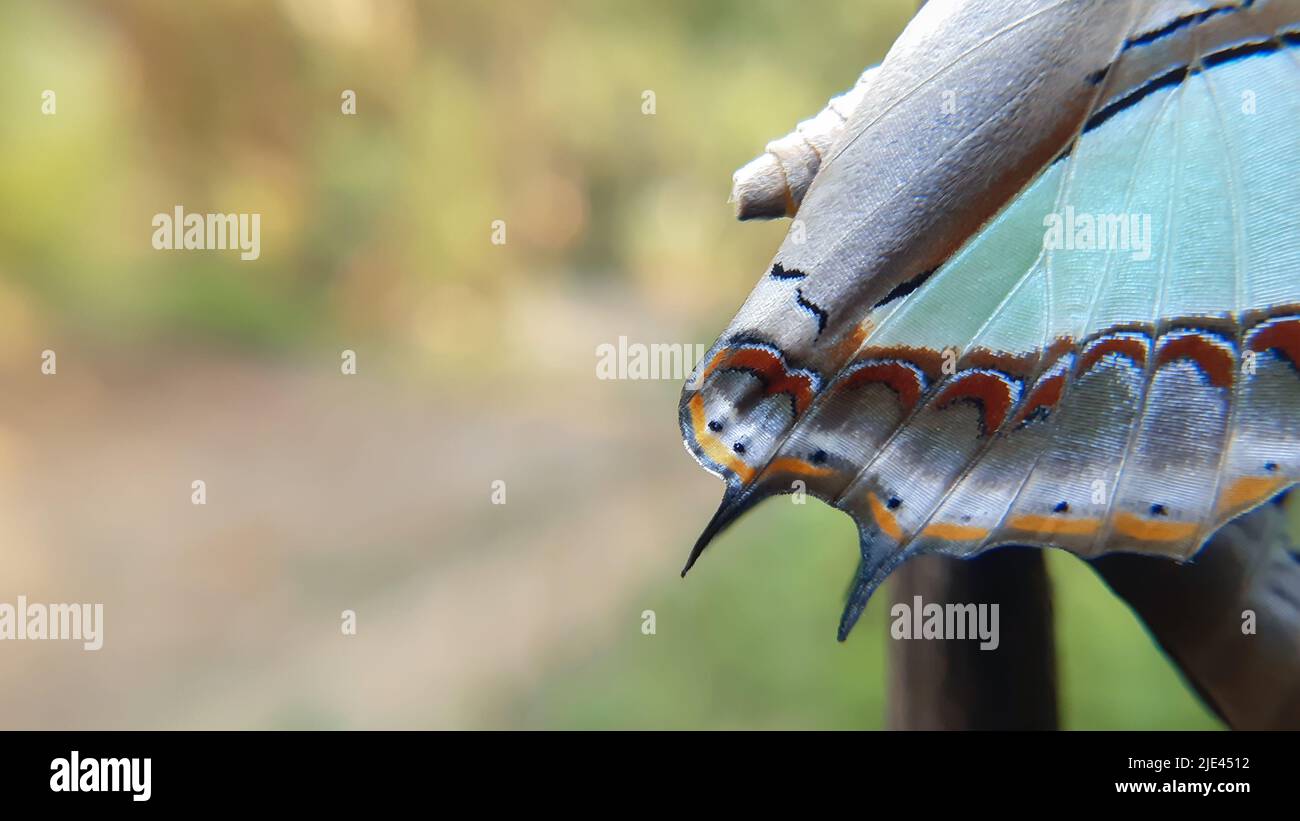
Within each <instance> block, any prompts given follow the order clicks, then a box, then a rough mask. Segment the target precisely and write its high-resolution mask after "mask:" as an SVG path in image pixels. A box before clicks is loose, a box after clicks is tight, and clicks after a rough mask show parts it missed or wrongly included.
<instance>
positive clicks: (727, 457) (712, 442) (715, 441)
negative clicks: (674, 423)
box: [690, 393, 754, 484]
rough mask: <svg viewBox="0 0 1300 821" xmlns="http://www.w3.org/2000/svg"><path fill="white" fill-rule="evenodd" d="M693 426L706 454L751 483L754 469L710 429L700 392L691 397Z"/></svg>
mask: <svg viewBox="0 0 1300 821" xmlns="http://www.w3.org/2000/svg"><path fill="white" fill-rule="evenodd" d="M690 407H691V428H692V429H694V431H695V441H696V442H697V443H698V444H699V446H700V450H702V451H704V455H705V456H707V457H709V458H710V459H712V460H713V461H715V462H717V463H718V464H719V465H722V466H723V467H724V468H726V469H727V470H729V471H731V472H732V473H734V474H736V476H737V477H738V478H739V479H740V481H742V482H744V483H745V484H749V483H750V482H751V481H753V479H754V469H753V468H752V467H750V466H749V465H747V464H745V462H744V460H742V459H740V457H738V456H736V454H735V453H734V452H733V451H732V450H731V448H729V447H727V445H726V444H725V443H724V442H723V441H722V440H720V439H719V438H718V437H716V436H714V435H713V431H711V430H709V425H708V422H707V421H706V420H705V418H704V397H702V396H700V395H699V394H698V393H697V394H696V395H695V396H693V397H691V406H690Z"/></svg>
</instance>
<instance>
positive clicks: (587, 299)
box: [0, 0, 1217, 728]
mask: <svg viewBox="0 0 1300 821" xmlns="http://www.w3.org/2000/svg"><path fill="white" fill-rule="evenodd" d="M914 5H915V3H914V0H872V2H870V3H861V2H844V0H816V2H801V3H797V4H791V3H789V2H786V0H779V1H778V0H758V1H756V0H743V2H742V0H709V1H708V2H699V0H663V1H662V2H656V3H634V2H623V1H622V0H617V1H616V2H611V0H564V1H557V2H541V1H540V0H538V1H533V0H492V2H477V1H476V0H423V1H422V2H417V1H416V0H382V2H378V1H376V2H365V0H221V2H217V0H210V1H206V2H187V3H175V2H167V1H166V0H157V1H156V2H145V1H143V0H141V1H138V2H132V1H131V0H122V2H113V1H112V0H103V2H58V3H29V2H4V3H0V8H3V19H4V21H5V24H4V25H3V26H2V27H0V108H2V109H3V111H4V112H5V116H4V117H0V214H2V215H3V217H0V385H3V401H2V402H0V601H8V602H13V601H14V600H15V599H16V597H17V596H18V595H19V594H25V595H27V596H28V597H29V599H30V600H32V601H60V602H61V601H90V602H103V603H104V605H105V611H106V612H105V621H106V624H105V634H106V635H105V646H104V649H103V650H101V651H100V652H98V653H86V652H82V651H81V650H80V648H79V646H77V645H75V644H71V643H60V642H5V643H4V644H0V727H5V728H191V727H198V728H370V727H381V728H387V727H457V728H465V727H468V728H478V727H573V728H591V727H596V728H607V727H648V728H689V727H765V728H766V727H782V728H797V727H811V728H830V727H877V726H880V725H881V722H882V715H883V700H884V682H885V669H884V664H885V642H886V638H885V631H886V626H885V622H886V618H885V617H886V614H887V607H888V603H889V602H888V596H887V595H881V596H878V597H877V598H876V599H875V600H874V601H873V603H872V605H871V607H870V609H869V610H868V613H867V616H866V618H865V619H864V622H863V623H862V624H861V625H860V626H859V627H858V628H857V630H856V632H855V633H854V635H853V636H852V638H851V639H850V641H849V642H848V643H847V644H845V645H840V644H838V643H837V642H836V641H835V640H834V630H835V625H836V623H837V619H838V616H839V611H840V607H841V602H842V597H843V594H844V591H845V589H846V586H847V583H848V580H849V577H850V574H851V572H852V570H853V568H854V564H855V552H856V545H855V538H854V528H853V527H852V524H851V522H850V521H849V520H848V519H847V518H846V517H844V516H842V515H840V514H838V513H836V512H834V511H831V510H829V509H827V508H825V507H824V506H823V505H821V504H820V503H817V502H812V503H810V504H809V505H807V506H803V507H800V506H795V505H791V504H789V503H788V501H785V500H775V501H771V502H768V503H767V504H766V505H764V506H763V507H761V508H760V509H759V510H757V511H756V512H754V513H753V514H751V515H750V516H749V517H748V518H747V519H746V520H745V521H743V522H742V523H740V524H739V525H737V526H736V527H735V528H734V530H733V531H732V532H730V533H729V534H727V535H726V536H725V537H723V538H722V539H721V540H719V541H718V542H717V543H716V544H715V546H714V547H713V548H712V549H711V550H710V552H709V555H707V556H706V557H705V559H704V560H703V561H702V562H701V563H700V565H699V567H698V568H697V569H696V570H695V571H694V572H693V573H692V575H691V577H690V579H689V580H687V581H682V580H680V579H679V578H678V577H677V571H678V569H679V567H680V566H681V563H682V561H683V560H684V558H685V556H686V552H687V550H688V548H689V546H690V544H691V543H692V541H693V540H694V537H695V536H696V535H697V533H698V531H699V529H700V528H701V527H702V526H703V524H704V523H705V521H706V520H707V518H708V516H709V515H710V513H711V512H712V509H713V507H714V505H715V503H716V501H717V498H718V496H719V495H720V492H721V486H720V484H719V483H718V482H717V480H716V479H714V478H713V477H711V476H709V475H707V474H706V473H705V472H704V471H702V470H700V469H699V468H698V467H697V466H696V465H695V464H694V462H693V461H692V460H691V459H690V458H689V456H687V454H686V453H685V452H684V451H683V449H682V447H681V444H680V439H679V435H678V429H677V422H676V402H677V397H678V393H679V390H680V383H679V382H677V381H674V380H671V379H669V380H659V381H601V380H598V379H597V378H596V375H595V363H596V356H595V349H596V347H597V346H598V345H600V344H602V343H612V342H615V341H616V340H617V338H618V337H619V336H626V337H628V338H629V339H630V340H631V341H633V342H638V341H639V342H646V343H649V342H681V343H705V344H707V343H710V342H711V341H712V340H713V338H714V337H715V335H716V334H717V332H718V331H719V330H720V329H721V328H722V327H723V326H724V325H725V323H726V321H727V320H728V319H729V318H730V316H731V314H732V313H733V312H734V310H735V308H736V307H737V306H738V305H739V304H740V302H741V300H742V299H743V298H744V296H745V295H746V294H747V293H748V291H749V289H750V287H751V286H752V284H753V282H754V281H755V280H756V278H757V277H758V276H759V275H760V274H761V272H762V271H763V269H764V267H765V265H766V264H767V262H768V261H769V259H770V256H771V254H772V253H773V251H774V250H775V248H776V245H777V244H778V242H779V239H780V236H781V235H782V233H783V231H784V226H783V225H781V224H776V223H772V224H762V225H741V224H739V223H736V222H735V221H734V220H733V218H732V215H731V208H730V206H729V205H728V204H727V202H726V199H727V194H728V190H729V187H730V175H731V172H732V171H733V170H734V169H735V168H736V167H738V166H740V165H741V164H743V163H744V162H745V161H747V160H748V159H750V158H751V157H752V156H754V155H755V154H757V153H758V152H759V151H761V149H762V146H763V145H764V143H765V142H766V141H767V140H768V139H771V138H774V137H776V136H778V135H780V134H783V133H785V132H786V131H788V130H789V129H790V128H791V127H792V126H793V125H794V123H795V122H797V121H798V120H800V119H802V118H804V117H807V116H809V115H811V114H812V113H814V112H815V111H816V110H818V109H819V108H820V107H821V106H822V105H823V104H824V103H825V101H826V99H827V98H828V97H829V96H831V95H833V94H835V93H839V92H840V91H843V90H845V89H846V88H848V87H849V86H850V85H851V84H852V83H853V81H854V79H855V78H856V77H857V75H858V74H859V73H860V72H861V70H862V69H863V68H864V67H866V66H867V65H869V64H871V63H874V62H876V61H878V60H879V59H880V58H881V56H882V55H883V54H884V52H885V50H886V49H887V47H888V45H889V43H890V42H892V40H893V38H894V37H895V36H897V34H898V32H899V31H900V30H901V28H902V27H903V25H905V23H906V21H907V19H908V18H909V17H910V15H911V13H912V11H913V9H914ZM46 89H49V90H53V91H55V93H56V95H57V97H56V101H57V113H56V114H54V115H52V116H50V115H43V114H42V113H41V102H42V100H41V95H42V92H43V91H44V90H46ZM345 89H352V90H354V91H355V92H356V98H357V113H356V115H355V116H345V115H344V114H343V113H342V112H341V110H340V105H341V99H340V95H341V94H342V92H343V90H345ZM647 90H650V91H653V92H654V94H655V113H654V114H652V115H647V114H643V113H642V103H643V92H645V91H647ZM177 204H181V205H184V206H185V207H186V209H187V210H188V211H198V212H208V211H220V212H258V213H260V214H261V215H262V237H261V242H262V253H261V258H260V259H258V260H257V261H253V262H241V261H240V260H239V258H238V255H237V253H234V252H221V251H211V252H205V251H191V252H165V251H155V250H153V249H152V247H151V244H150V238H151V235H152V228H151V225H150V221H151V218H152V216H153V214H155V213H157V212H169V211H170V210H171V209H172V208H173V206H175V205H177ZM494 220H505V222H506V226H507V234H506V236H507V241H506V243H505V244H504V245H494V244H493V243H492V242H491V224H492V222H493V221H494ZM47 349H49V350H53V351H55V352H56V354H57V357H58V359H57V364H58V372H57V374H56V375H54V376H45V375H42V374H41V372H40V362H41V353H42V351H44V350H47ZM344 349H351V350H354V351H356V352H357V357H358V368H359V372H358V374H356V375H355V376H345V375H343V374H342V373H341V371H340V354H341V351H343V350H344ZM195 479H202V480H204V481H205V482H206V483H207V495H208V501H207V504H206V505H204V506H196V505H193V504H191V499H190V497H191V482H192V481H194V480H195ZM495 480H502V481H504V482H505V483H506V493H507V497H506V498H507V503H506V504H505V505H493V504H491V499H490V496H491V483H492V482H493V481H495ZM1050 567H1051V571H1052V573H1053V577H1054V583H1055V588H1056V594H1057V613H1058V631H1059V639H1058V641H1059V652H1060V666H1061V675H1062V704H1063V723H1064V724H1065V725H1066V726H1068V727H1074V728H1102V727H1110V728H1118V727H1213V726H1217V722H1216V721H1215V719H1214V718H1213V717H1211V716H1210V714H1209V713H1208V712H1207V711H1206V710H1205V709H1204V708H1203V707H1202V706H1201V705H1200V704H1199V703H1198V702H1197V700H1196V699H1195V697H1194V696H1193V695H1191V694H1190V693H1189V691H1188V689H1187V687H1186V686H1185V684H1184V683H1183V682H1182V681H1181V680H1180V679H1179V677H1178V675H1177V674H1176V673H1175V672H1174V670H1173V668H1172V667H1171V665H1170V664H1169V662H1168V661H1167V660H1166V659H1165V658H1164V657H1163V656H1162V655H1161V654H1160V652H1159V651H1158V649H1157V648H1156V647H1155V646H1154V645H1153V644H1152V642H1151V640H1150V639H1149V637H1148V636H1147V635H1146V634H1145V632H1144V631H1143V629H1142V628H1141V626H1140V625H1139V624H1138V623H1137V622H1136V621H1135V619H1134V618H1133V616H1132V615H1131V614H1130V613H1129V612H1128V610H1127V609H1126V608H1125V607H1124V605H1123V604H1121V603H1120V602H1118V601H1117V600H1116V599H1115V598H1114V597H1113V596H1111V595H1110V593H1109V592H1108V591H1107V590H1106V589H1105V588H1104V587H1103V585H1102V584H1101V582H1100V581H1099V580H1098V579H1097V578H1096V577H1095V576H1094V575H1093V574H1092V572H1091V571H1090V570H1089V568H1088V567H1087V566H1086V565H1084V564H1083V563H1081V562H1080V561H1078V560H1076V559H1074V558H1073V557H1070V556H1067V555H1052V556H1051V557H1050ZM345 609H352V610H355V611H356V613H357V616H358V634H357V635H356V636H351V637H349V636H344V635H342V633H341V630H340V613H341V611H343V610H345ZM647 609H651V610H654V611H655V612H656V616H657V625H656V626H657V632H656V634H655V635H653V636H646V635H643V634H642V631H641V625H642V619H641V614H642V612H643V611H644V610H647Z"/></svg>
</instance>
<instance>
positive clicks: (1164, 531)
mask: <svg viewBox="0 0 1300 821" xmlns="http://www.w3.org/2000/svg"><path fill="white" fill-rule="evenodd" d="M1199 528H1200V525H1199V524H1197V523H1196V522H1161V521H1156V520H1154V519H1144V518H1142V517H1141V516H1134V515H1133V514H1132V513H1120V514H1119V515H1118V516H1116V517H1115V530H1116V531H1117V532H1119V533H1122V534H1124V535H1125V536H1132V537H1133V538H1134V539H1141V540H1142V541H1145V542H1177V541H1180V540H1182V539H1186V538H1188V537H1191V536H1194V535H1196V531H1197V530H1198V529H1199Z"/></svg>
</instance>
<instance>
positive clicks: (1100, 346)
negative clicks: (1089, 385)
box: [1079, 336, 1147, 374]
mask: <svg viewBox="0 0 1300 821" xmlns="http://www.w3.org/2000/svg"><path fill="white" fill-rule="evenodd" d="M1112 353H1117V354H1119V355H1120V356H1123V357H1125V358H1127V359H1129V360H1130V361H1132V362H1133V364H1134V365H1137V366H1138V367H1139V368H1142V367H1146V363H1147V341H1146V339H1145V338H1144V337H1141V336H1104V337H1102V338H1100V339H1098V340H1097V341H1096V342H1094V343H1093V344H1092V346H1091V347H1089V348H1088V349H1087V350H1085V351H1084V352H1083V356H1082V357H1081V358H1080V359H1079V373H1081V374H1084V373H1087V372H1088V371H1090V370H1092V368H1093V367H1095V366H1096V364H1097V363H1098V362H1100V361H1101V360H1102V358H1103V357H1105V356H1106V355H1107V354H1112Z"/></svg>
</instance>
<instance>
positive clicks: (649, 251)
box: [0, 0, 911, 367]
mask: <svg viewBox="0 0 1300 821" xmlns="http://www.w3.org/2000/svg"><path fill="white" fill-rule="evenodd" d="M910 10H911V3H910V0H891V1H890V2H873V3H872V4H870V5H869V6H862V5H861V4H846V3H842V2H815V3H802V4H799V5H798V6H797V7H792V6H790V5H789V4H788V3H784V2H776V1H775V0H764V1H763V2H738V1H737V0H727V1H726V2H722V1H721V0H711V2H707V3H700V2H695V1H694V0H671V2H660V3H653V4H637V3H610V2H606V1H605V0H573V1H572V2H535V0H498V1H497V2H475V0H439V1H438V2H410V1H409V0H385V2H377V3H372V2H368V0H280V2H260V1H259V0H239V1H238V2H221V3H216V2H211V3H183V4H181V3H169V2H163V0H134V1H133V0H100V1H99V2H86V3H68V4H30V3H12V4H9V7H8V9H7V13H6V19H7V25H6V26H5V27H4V29H3V31H0V73H3V75H4V76H5V77H6V78H8V81H7V82H5V83H3V84H0V95H2V96H0V105H4V106H5V110H7V111H10V112H17V113H19V114H21V115H23V116H14V117H8V118H5V120H4V122H3V123H0V209H3V211H4V213H6V214H7V215H10V218H9V219H7V220H6V221H5V224H4V225H3V226H0V282H3V283H4V286H5V287H9V288H13V289H16V290H17V293H18V295H19V296H18V297H15V298H20V299H21V300H23V301H24V303H30V310H32V311H46V312H51V313H53V314H54V315H55V316H56V317H57V318H58V319H59V320H62V321H64V322H66V323H68V324H71V325H74V326H76V327H78V328H79V329H81V330H83V331H88V332H92V333H98V334H102V335H104V336H107V337H110V338H119V337H121V336H123V335H130V336H133V337H137V338H143V339H157V338H168V339H182V340H190V341H199V342H212V341H217V342H222V343H228V344H234V345H239V346H244V347H248V346H251V347H253V348H255V349H256V348H263V347H268V346H269V347H272V348H276V347H284V346H292V345H294V344H298V343H301V342H302V341H303V340H305V339H311V338H312V337H327V338H328V337H332V336H333V335H335V334H337V333H339V332H340V331H345V332H347V333H349V334H352V335H353V336H356V335H366V336H368V337H370V338H373V339H376V340H379V341H385V342H389V343H391V344H392V345H393V346H394V347H399V348H408V347H414V348H415V349H416V350H417V351H418V352H419V353H420V354H421V355H423V356H426V357H432V358H433V359H435V360H436V361H437V362H438V363H439V364H441V365H445V366H447V367H456V366H457V365H458V364H466V365H470V366H473V367H492V366H493V365H494V363H496V362H498V361H500V359H501V358H500V357H492V356H490V355H488V354H489V353H490V352H491V347H490V346H488V345H485V342H488V341H491V340H496V339H499V338H501V337H502V336H503V335H508V334H507V330H508V329H506V328H505V327H504V325H505V324H506V323H508V322H509V314H508V312H504V311H502V310H501V307H500V306H501V301H502V300H503V299H509V298H511V297H512V296H513V294H514V293H515V292H527V291H530V290H536V289H541V290H561V291H564V290H575V291H581V290H582V289H588V288H599V289H607V288H615V289H624V288H625V289H629V290H630V291H631V298H632V299H634V300H635V301H637V302H638V303H640V304H643V305H645V306H647V307H648V308H650V309H656V310H660V311H664V312H667V313H670V314H671V315H673V316H675V317H677V318H678V320H680V321H681V322H682V323H683V324H684V325H685V326H687V327H691V328H699V329H700V336H701V337H702V338H703V337H704V336H706V335H707V332H708V330H709V329H712V328H713V327H715V325H716V321H717V317H718V316H719V315H721V314H722V313H724V312H725V311H726V310H728V309H729V307H730V306H732V305H733V304H734V303H735V301H736V299H737V297H736V295H737V294H740V293H743V292H744V291H746V290H747V289H748V286H749V284H750V283H751V282H752V281H753V280H754V279H755V277H756V275H757V273H756V272H758V271H759V270H761V267H762V265H763V263H764V262H765V261H766V256H767V255H768V253H769V252H770V249H771V248H772V247H773V245H774V244H775V241H776V238H777V237H778V236H779V233H780V231H781V228H780V226H777V225H769V226H760V227H756V228H755V227H746V228H744V229H741V228H740V227H738V226H736V225H735V224H734V222H733V221H732V219H731V214H730V209H729V206H727V205H726V204H725V200H726V196H727V192H728V188H729V176H730V172H731V170H732V169H734V168H736V167H738V166H739V165H741V164H742V163H743V162H745V161H746V160H747V159H749V158H750V157H752V156H753V155H755V154H757V153H758V152H759V151H761V149H762V146H763V143H764V142H765V141H766V140H767V139H769V138H772V137H775V136H777V135H778V134H781V133H784V132H785V131H787V130H788V129H789V128H790V127H792V126H793V124H794V123H795V122H796V121H797V120H799V119H802V118H803V117H806V116H809V115H810V114H812V113H813V112H815V111H816V110H817V109H818V108H820V107H821V105H823V104H824V102H825V100H826V99H827V97H829V96H830V95H831V94H834V93H838V92H839V91H841V90H843V89H845V88H847V87H848V86H850V85H851V84H852V83H853V81H854V79H855V78H856V76H857V74H858V73H859V72H860V71H861V69H862V68H863V67H864V66H865V65H866V64H867V63H868V62H871V61H875V60H877V59H878V58H879V57H880V55H881V54H882V53H883V51H884V49H885V48H886V47H887V45H888V44H889V42H891V41H892V39H893V37H894V36H895V35H896V34H897V32H898V30H899V29H900V28H901V26H902V25H903V23H904V22H905V21H906V19H907V17H908V16H909V14H910ZM47 88H48V89H53V90H55V91H56V92H57V95H58V98H57V100H58V115H57V116H54V117H41V116H37V113H38V111H39V105H40V95H41V92H42V90H44V89H47ZM344 89H353V90H355V91H356V94H357V100H358V104H357V106H358V113H357V115H356V116H352V117H349V116H344V115H342V114H341V112H340V95H341V93H342V91H343V90H344ZM645 90H652V91H653V92H654V93H655V95H656V98H657V113H656V114H654V115H653V116H645V115H643V114H642V113H641V99H642V92H643V91H645ZM176 204H183V205H184V206H185V207H186V208H187V209H188V210H190V211H201V212H207V211H223V212H231V211H248V212H259V213H262V214H263V225H262V231H263V237H262V245H263V250H262V257H261V259H260V260H258V261H257V262H251V263H241V262H240V261H238V259H237V258H236V257H235V256H232V255H228V254H219V253H212V254H187V255H184V256H182V255H179V254H176V253H165V252H161V253H160V252H154V251H153V250H152V249H151V248H150V245H149V237H150V229H149V220H150V218H151V216H152V215H153V214H154V213H157V212H160V211H168V210H170V209H171V208H172V207H173V206H174V205H176ZM495 219H504V220H506V222H507V225H508V243H507V244H506V245H505V246H501V247H498V246H494V245H492V244H491V243H490V242H489V236H490V225H491V223H492V221H493V220H495ZM765 237H766V239H765Z"/></svg>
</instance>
